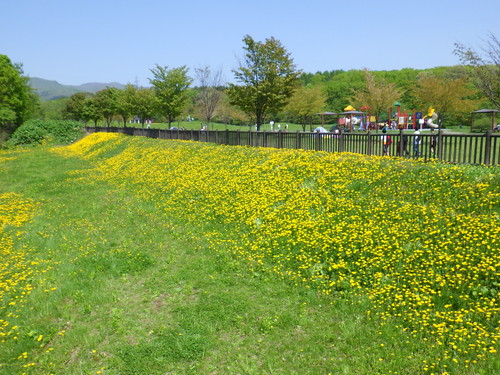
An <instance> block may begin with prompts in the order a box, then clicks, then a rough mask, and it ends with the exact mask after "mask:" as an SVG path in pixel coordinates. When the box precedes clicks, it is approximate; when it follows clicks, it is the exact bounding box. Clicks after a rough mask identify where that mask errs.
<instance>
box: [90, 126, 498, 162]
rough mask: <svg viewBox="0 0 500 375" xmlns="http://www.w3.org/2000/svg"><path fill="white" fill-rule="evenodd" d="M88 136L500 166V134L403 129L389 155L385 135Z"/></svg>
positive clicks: (152, 132) (149, 132)
mask: <svg viewBox="0 0 500 375" xmlns="http://www.w3.org/2000/svg"><path fill="white" fill-rule="evenodd" d="M85 131H86V132H87V133H96V132H108V133H121V134H126V135H135V136H143V137H149V138H158V139H179V140H186V141H189V140H191V141H198V142H210V143H216V144H225V145H232V146H253V147H275V148H290V149H303V150H315V151H326V152H353V153H358V154H364V155H380V156H382V155H391V156H400V157H405V158H423V159H424V160H430V159H437V160H440V161H444V162H448V163H457V164H483V165H490V166H498V165H500V134H495V133H492V132H491V130H489V131H487V132H486V133H484V134H447V133H445V132H443V131H442V130H439V131H437V132H433V133H431V132H429V131H424V132H422V134H415V133H414V132H413V131H410V132H407V131H403V130H401V131H400V132H399V133H394V134H392V133H391V134H387V135H390V137H391V140H392V143H391V144H390V145H389V146H387V147H386V150H384V144H383V143H384V142H383V140H384V138H383V137H384V136H386V135H382V133H374V132H371V131H368V132H365V133H344V132H341V133H312V132H287V131H278V132H261V131H240V130H238V131H230V130H180V129H175V130H174V129H147V128H132V127H122V128H120V127H86V128H85Z"/></svg>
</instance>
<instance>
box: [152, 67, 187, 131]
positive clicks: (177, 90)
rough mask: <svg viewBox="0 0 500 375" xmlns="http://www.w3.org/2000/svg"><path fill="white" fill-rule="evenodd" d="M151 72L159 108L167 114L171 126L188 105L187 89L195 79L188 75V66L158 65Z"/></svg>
mask: <svg viewBox="0 0 500 375" xmlns="http://www.w3.org/2000/svg"><path fill="white" fill-rule="evenodd" d="M151 73H153V77H154V78H152V79H149V82H151V84H152V85H153V89H154V93H155V95H156V98H157V103H158V109H159V111H160V112H161V113H162V114H163V115H164V116H165V118H166V119H167V121H168V126H169V127H170V124H171V123H172V121H174V120H175V119H176V118H177V117H178V116H179V115H180V114H181V113H182V111H183V110H184V108H185V106H186V103H187V100H188V95H187V89H188V88H189V85H190V84H191V83H192V81H193V80H192V79H191V78H190V77H189V76H188V75H187V73H188V69H187V68H186V66H181V67H179V68H173V69H168V67H166V66H165V67H161V66H159V65H156V68H154V69H151Z"/></svg>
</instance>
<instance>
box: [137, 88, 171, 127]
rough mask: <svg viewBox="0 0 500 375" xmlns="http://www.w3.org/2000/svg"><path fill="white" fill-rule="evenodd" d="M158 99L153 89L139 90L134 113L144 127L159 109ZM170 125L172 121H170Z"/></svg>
mask: <svg viewBox="0 0 500 375" xmlns="http://www.w3.org/2000/svg"><path fill="white" fill-rule="evenodd" d="M157 100H158V98H157V97H156V96H155V93H154V91H153V89H151V88H142V89H139V90H137V92H136V94H135V98H134V107H133V108H134V113H135V115H137V116H138V117H139V119H140V121H141V124H142V127H144V123H145V121H146V120H147V119H150V118H152V117H153V116H154V114H155V112H156V108H157V107H158V102H157ZM169 125H170V121H169Z"/></svg>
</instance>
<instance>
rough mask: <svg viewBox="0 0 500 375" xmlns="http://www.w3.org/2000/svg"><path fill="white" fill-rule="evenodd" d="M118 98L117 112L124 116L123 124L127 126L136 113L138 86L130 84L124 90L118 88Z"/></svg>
mask: <svg viewBox="0 0 500 375" xmlns="http://www.w3.org/2000/svg"><path fill="white" fill-rule="evenodd" d="M117 94H118V95H117V98H116V113H117V114H118V115H119V116H120V117H121V118H122V121H123V126H124V127H125V126H127V120H128V119H129V118H130V116H132V115H133V114H134V105H135V103H134V102H135V98H136V95H137V87H136V86H134V85H132V84H128V85H127V86H125V88H124V89H123V90H118V92H117Z"/></svg>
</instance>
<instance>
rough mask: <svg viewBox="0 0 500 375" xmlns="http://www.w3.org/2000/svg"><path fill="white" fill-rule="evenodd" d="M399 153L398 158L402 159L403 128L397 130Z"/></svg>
mask: <svg viewBox="0 0 500 375" xmlns="http://www.w3.org/2000/svg"><path fill="white" fill-rule="evenodd" d="M398 148H399V152H398V155H399V156H400V157H403V154H404V151H403V128H401V129H399V145H398Z"/></svg>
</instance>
